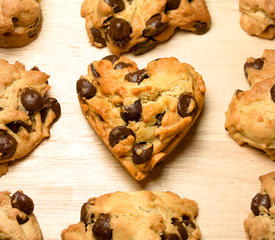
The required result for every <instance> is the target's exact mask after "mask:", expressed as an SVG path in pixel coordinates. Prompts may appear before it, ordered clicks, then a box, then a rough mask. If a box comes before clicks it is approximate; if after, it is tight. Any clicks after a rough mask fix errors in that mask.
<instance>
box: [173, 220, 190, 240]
mask: <svg viewBox="0 0 275 240" xmlns="http://www.w3.org/2000/svg"><path fill="white" fill-rule="evenodd" d="M172 224H173V225H174V226H175V227H177V229H178V232H179V234H180V237H181V239H182V240H187V239H188V233H187V230H186V228H185V227H184V226H183V224H182V223H181V222H180V221H179V219H177V218H172Z"/></svg>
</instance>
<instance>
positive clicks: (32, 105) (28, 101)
mask: <svg viewBox="0 0 275 240" xmlns="http://www.w3.org/2000/svg"><path fill="white" fill-rule="evenodd" d="M21 102H22V105H23V107H24V108H26V110H28V111H30V112H36V111H40V110H41V109H42V108H43V107H44V98H43V96H42V95H41V94H40V93H39V92H38V91H36V90H34V89H30V88H25V89H24V91H23V93H22V94H21Z"/></svg>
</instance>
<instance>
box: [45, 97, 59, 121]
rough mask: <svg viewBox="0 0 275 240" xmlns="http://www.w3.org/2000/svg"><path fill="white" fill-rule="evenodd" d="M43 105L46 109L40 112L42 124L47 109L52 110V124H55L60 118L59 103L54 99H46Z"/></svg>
mask: <svg viewBox="0 0 275 240" xmlns="http://www.w3.org/2000/svg"><path fill="white" fill-rule="evenodd" d="M45 105H46V107H45V108H43V109H42V110H41V111H40V114H41V120H42V122H43V123H44V122H45V120H46V117H47V114H48V112H49V109H52V111H53V112H54V114H55V119H54V120H53V122H52V123H55V122H56V121H57V120H58V119H59V118H60V115H61V107H60V104H59V102H58V101H57V100H56V99H55V98H50V97H46V98H45Z"/></svg>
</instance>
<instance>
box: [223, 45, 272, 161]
mask: <svg viewBox="0 0 275 240" xmlns="http://www.w3.org/2000/svg"><path fill="white" fill-rule="evenodd" d="M244 70H245V76H246V77H247V79H248V81H249V83H250V84H251V89H250V90H249V91H241V90H237V91H236V92H235V95H234V96H233V98H232V101H231V103H230V105H229V108H228V111H227V113H226V123H225V128H226V130H227V131H228V133H229V134H230V135H231V137H232V138H233V139H234V140H235V141H236V142H237V143H238V144H240V145H242V144H245V143H247V144H249V145H251V146H254V147H256V148H259V149H262V150H263V151H265V152H266V153H267V154H268V155H269V156H270V157H271V159H273V160H275V50H265V51H264V54H263V57H262V58H258V59H255V58H248V59H247V62H246V63H245V65H244Z"/></svg>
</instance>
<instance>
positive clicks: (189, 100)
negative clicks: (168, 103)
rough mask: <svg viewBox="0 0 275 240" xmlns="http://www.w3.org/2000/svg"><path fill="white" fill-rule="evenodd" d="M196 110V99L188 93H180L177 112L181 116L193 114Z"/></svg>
mask: <svg viewBox="0 0 275 240" xmlns="http://www.w3.org/2000/svg"><path fill="white" fill-rule="evenodd" d="M196 112H197V102H196V99H195V98H194V97H193V96H191V95H190V94H186V93H182V94H181V95H180V97H179V100H178V113H179V115H180V116H181V117H183V118H184V117H189V116H194V115H195V114H196Z"/></svg>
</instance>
